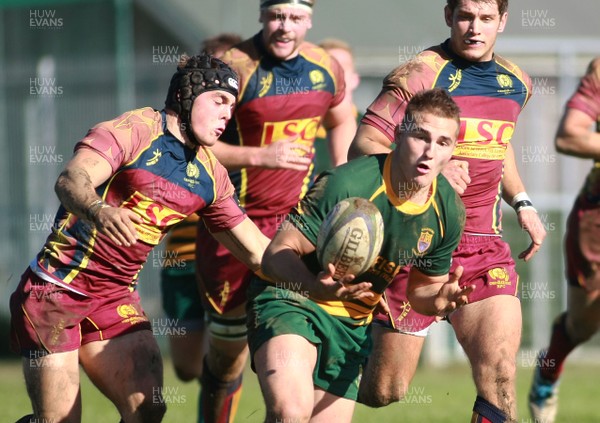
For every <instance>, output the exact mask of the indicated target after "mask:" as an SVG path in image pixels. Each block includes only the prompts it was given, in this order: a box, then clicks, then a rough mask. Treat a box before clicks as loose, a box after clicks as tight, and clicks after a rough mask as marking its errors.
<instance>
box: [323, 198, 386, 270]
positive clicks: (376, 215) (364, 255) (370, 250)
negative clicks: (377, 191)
mask: <svg viewBox="0 0 600 423" xmlns="http://www.w3.org/2000/svg"><path fill="white" fill-rule="evenodd" d="M383 236H384V233H383V218H382V217H381V213H380V212H379V209H378V208H377V207H376V206H375V204H373V203H371V202H370V201H368V200H366V199H364V198H359V197H350V198H346V199H344V200H342V201H340V202H339V203H338V204H336V205H335V207H334V208H333V209H332V210H331V211H330V212H329V213H328V214H327V217H326V218H325V220H324V221H323V224H322V225H321V228H320V229H319V234H318V236H317V258H318V260H319V263H320V264H321V267H322V268H323V269H326V268H327V264H328V263H332V264H333V265H334V266H335V274H334V275H333V279H335V280H338V279H340V278H342V277H344V276H346V275H355V276H358V275H360V274H362V273H364V272H365V271H367V270H368V269H369V268H370V267H371V266H372V265H373V263H374V262H375V260H376V259H377V256H378V255H379V251H380V250H381V245H382V243H383Z"/></svg>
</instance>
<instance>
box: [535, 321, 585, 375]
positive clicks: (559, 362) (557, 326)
mask: <svg viewBox="0 0 600 423" xmlns="http://www.w3.org/2000/svg"><path fill="white" fill-rule="evenodd" d="M566 321H567V312H564V313H562V314H561V315H559V316H558V317H557V318H556V320H555V321H554V324H553V325H552V337H551V338H550V346H549V347H548V352H547V353H546V356H545V357H541V362H540V363H539V364H540V374H541V375H542V377H543V378H544V379H547V380H550V381H552V382H556V381H557V380H558V378H559V376H560V374H561V373H562V370H563V365H564V364H565V360H566V359H567V356H568V355H569V353H570V352H571V351H573V350H574V349H575V347H576V346H577V345H576V344H573V343H572V342H571V340H570V339H569V335H568V334H567V328H566Z"/></svg>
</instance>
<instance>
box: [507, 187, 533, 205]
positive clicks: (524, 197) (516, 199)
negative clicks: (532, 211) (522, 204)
mask: <svg viewBox="0 0 600 423" xmlns="http://www.w3.org/2000/svg"><path fill="white" fill-rule="evenodd" d="M523 200H527V201H529V202H531V198H529V196H528V195H527V193H526V192H525V191H523V192H520V193H518V194H517V195H515V196H514V197H513V198H512V200H510V205H511V207H513V208H514V207H515V204H517V203H518V202H519V201H523Z"/></svg>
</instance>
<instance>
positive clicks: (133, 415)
mask: <svg viewBox="0 0 600 423" xmlns="http://www.w3.org/2000/svg"><path fill="white" fill-rule="evenodd" d="M162 391H163V389H162V387H156V388H153V389H152V393H147V394H143V393H142V392H137V393H135V394H132V395H129V397H128V400H127V403H126V404H123V405H122V406H120V407H119V406H118V408H119V412H120V413H121V417H122V419H123V421H124V422H138V421H140V422H149V423H155V422H156V423H158V422H161V421H162V419H163V416H164V415H165V413H166V412H167V401H168V399H167V398H165V397H164V396H163V395H162Z"/></svg>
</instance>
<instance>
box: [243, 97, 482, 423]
mask: <svg viewBox="0 0 600 423" xmlns="http://www.w3.org/2000/svg"><path fill="white" fill-rule="evenodd" d="M459 126H460V125H459V109H458V106H457V105H456V103H454V101H453V100H452V98H451V97H450V96H449V95H448V94H447V93H446V92H445V91H443V90H441V89H435V90H428V91H423V92H421V93H420V94H417V95H415V96H414V97H413V98H412V100H411V102H410V103H409V105H408V107H407V112H406V117H405V119H404V121H403V122H402V124H401V125H399V126H398V128H397V130H396V142H397V148H396V149H395V150H394V151H393V152H391V153H388V154H378V155H372V156H366V157H362V158H360V159H356V160H354V161H352V162H351V163H348V164H345V165H342V166H340V167H338V168H335V169H332V170H329V171H326V172H323V173H322V174H321V176H320V177H319V179H317V181H316V182H315V185H314V186H313V187H312V188H311V190H310V191H309V192H308V194H307V195H306V197H304V198H303V199H302V200H301V201H300V203H299V205H298V206H297V207H296V208H295V209H294V210H293V211H292V213H291V214H290V216H289V219H286V222H285V223H284V224H282V226H281V228H280V230H279V231H278V232H277V234H276V235H275V237H274V239H273V241H272V242H271V244H270V245H269V247H268V248H267V251H266V252H265V256H264V259H263V263H262V266H263V272H264V274H265V275H266V277H268V278H269V281H265V280H262V279H259V278H255V279H254V280H253V281H252V283H251V286H250V291H249V294H248V296H249V304H248V339H249V346H250V352H251V357H252V361H253V366H254V369H255V370H256V373H257V375H258V378H259V381H260V386H261V390H262V393H263V396H264V399H265V403H266V408H267V417H266V421H268V422H271V421H272V422H275V421H298V422H300V421H308V420H311V421H335V422H345V421H347V422H349V421H351V419H352V413H353V411H354V404H355V401H356V398H357V394H358V376H359V371H360V368H361V366H362V365H364V363H365V360H366V357H367V356H368V354H369V350H370V339H369V328H370V325H369V323H370V322H371V319H372V313H373V310H374V309H375V307H376V306H377V304H378V303H379V301H380V299H381V297H382V294H383V292H384V290H385V288H386V287H387V286H388V284H389V283H390V282H391V281H392V279H393V278H394V276H395V274H396V273H397V272H398V271H399V269H400V267H401V264H399V260H398V258H399V257H400V256H404V255H405V254H413V255H415V257H418V258H419V262H418V263H417V264H415V265H414V266H413V267H412V269H411V274H410V286H409V292H410V294H409V295H410V298H411V301H412V302H413V306H414V307H415V308H416V309H417V310H419V311H420V312H421V313H424V314H427V315H436V316H445V315H446V314H447V313H449V312H451V311H453V310H455V309H456V308H457V307H460V306H462V305H464V304H466V302H467V296H468V295H469V294H470V293H471V292H472V290H473V287H472V286H466V287H464V288H463V289H461V288H459V287H458V278H459V277H460V273H461V269H460V268H459V269H457V272H456V273H455V274H454V275H453V276H452V277H451V278H449V275H448V271H449V269H450V261H451V255H452V251H453V250H454V249H455V248H456V246H457V244H458V242H459V240H460V237H461V234H462V230H463V225H464V221H465V214H464V206H463V204H462V202H461V200H460V198H459V196H458V194H456V192H455V191H454V190H453V189H452V187H451V186H450V184H449V183H448V181H447V180H446V179H445V178H444V177H443V176H441V174H440V172H441V170H442V168H443V166H444V165H445V164H446V163H447V162H448V161H449V160H450V157H451V156H452V152H453V150H454V146H455V143H456V138H457V136H458V131H459ZM349 197H362V198H366V199H368V200H370V201H371V202H373V203H374V204H375V205H376V206H377V208H378V209H379V210H380V212H381V214H382V217H383V220H384V227H385V236H384V241H383V247H382V249H381V252H380V253H379V257H378V258H377V260H376V261H375V263H374V264H373V266H372V267H371V268H370V269H369V270H367V271H366V272H365V273H363V274H362V275H359V276H357V277H354V276H345V277H343V278H341V279H340V280H338V281H334V280H333V279H332V277H331V275H333V274H334V270H335V268H334V266H333V265H331V264H330V265H329V266H328V269H327V270H326V271H324V270H323V269H321V267H320V266H319V265H318V263H317V260H316V258H315V249H316V247H315V245H316V239H317V234H318V232H319V227H320V226H321V224H322V222H323V219H324V218H325V216H326V215H327V213H328V212H329V211H330V210H331V209H332V208H333V207H334V206H335V205H336V204H337V203H338V202H339V201H341V200H343V199H345V198H349ZM290 381H293V389H291V387H290Z"/></svg>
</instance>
